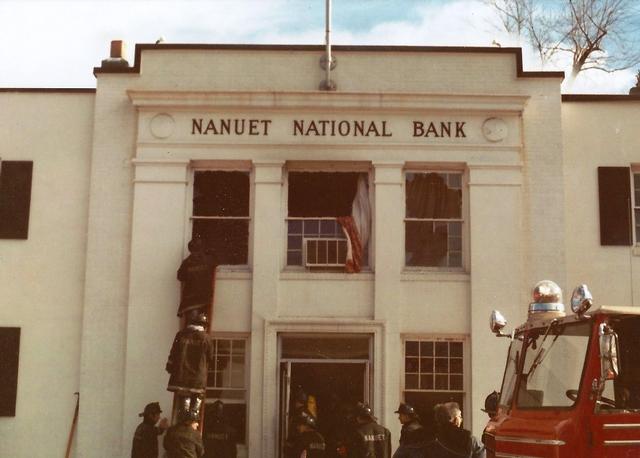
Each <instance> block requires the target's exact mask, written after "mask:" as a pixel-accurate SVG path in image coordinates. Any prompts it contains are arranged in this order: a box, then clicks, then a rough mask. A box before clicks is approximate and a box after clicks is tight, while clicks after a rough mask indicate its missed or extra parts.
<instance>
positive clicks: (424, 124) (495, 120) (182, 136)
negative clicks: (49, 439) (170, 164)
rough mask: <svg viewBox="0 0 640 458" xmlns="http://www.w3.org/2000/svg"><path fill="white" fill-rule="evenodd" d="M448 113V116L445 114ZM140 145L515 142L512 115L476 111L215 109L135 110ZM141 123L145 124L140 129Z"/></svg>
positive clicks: (517, 129) (516, 122)
mask: <svg viewBox="0 0 640 458" xmlns="http://www.w3.org/2000/svg"><path fill="white" fill-rule="evenodd" d="M450 116H451V117H450ZM140 121H141V127H143V128H142V129H140V131H139V140H140V141H142V142H144V143H147V142H149V143H164V142H169V143H194V144H349V143H352V144H358V143H366V144H376V143H381V144H429V143H454V144H466V145H473V144H481V143H487V142H489V143H497V142H499V143H502V144H511V145H514V144H517V143H518V135H517V132H518V131H519V124H518V118H517V117H515V116H504V117H495V116H487V115H481V114H475V113H473V114H469V115H453V116H452V115H451V114H448V115H447V114H444V113H443V114H442V115H438V114H435V115H430V116H415V115H412V114H409V113H398V114H394V115H392V116H387V117H385V116H371V117H364V116H357V115H356V116H349V115H339V114H338V115H332V114H323V115H320V116H304V115H295V114H285V113H273V114H270V115H269V116H262V115H259V116H252V115H239V114H236V113H220V114H216V115H209V114H204V113H202V114H200V113H183V112H174V113H166V112H165V113H158V112H156V113H150V112H144V113H141V118H140ZM145 124H146V127H147V128H144V126H145Z"/></svg>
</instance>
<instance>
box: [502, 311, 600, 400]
mask: <svg viewBox="0 0 640 458" xmlns="http://www.w3.org/2000/svg"><path fill="white" fill-rule="evenodd" d="M590 331H591V323H590V322H588V321H585V322H581V323H572V324H563V325H559V324H556V323H552V324H551V325H550V326H549V327H547V328H543V329H539V330H533V331H530V332H529V333H528V334H527V335H526V338H525V342H524V352H525V353H524V363H523V364H522V373H521V375H520V383H519V384H518V393H517V400H516V403H517V405H518V407H519V408H525V409H526V408H538V407H570V406H572V405H573V404H574V402H575V400H576V397H577V392H578V390H579V389H580V380H581V377H582V370H583V367H584V363H585V357H586V353H587V348H588V343H589V335H590ZM515 342H516V341H514V344H515ZM513 347H514V345H512V350H513ZM514 356H515V355H514ZM510 358H511V354H510ZM508 364H511V363H508ZM506 381H507V378H506V374H505V382H506ZM503 389H504V387H503ZM512 389H513V388H512Z"/></svg>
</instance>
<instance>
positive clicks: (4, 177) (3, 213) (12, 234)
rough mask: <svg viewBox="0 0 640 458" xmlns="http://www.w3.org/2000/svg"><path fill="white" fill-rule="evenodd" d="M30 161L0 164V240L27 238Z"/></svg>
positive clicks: (31, 169) (29, 205) (31, 164)
mask: <svg viewBox="0 0 640 458" xmlns="http://www.w3.org/2000/svg"><path fill="white" fill-rule="evenodd" d="M32 173H33V162H32V161H2V162H0V239H22V240H26V239H27V238H28V236H29V210H30V207H31V177H32Z"/></svg>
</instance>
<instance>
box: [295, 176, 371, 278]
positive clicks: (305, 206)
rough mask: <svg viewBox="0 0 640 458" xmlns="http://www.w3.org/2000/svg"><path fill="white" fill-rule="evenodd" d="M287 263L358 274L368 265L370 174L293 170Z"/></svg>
mask: <svg viewBox="0 0 640 458" xmlns="http://www.w3.org/2000/svg"><path fill="white" fill-rule="evenodd" d="M288 178H289V188H288V191H289V192H288V209H289V212H288V217H287V265H288V266H304V267H308V268H340V269H344V270H346V271H348V272H359V271H360V269H361V268H362V266H363V265H367V257H368V255H367V245H368V241H369V234H370V231H371V208H370V204H369V190H368V189H369V187H368V180H367V174H366V173H358V172H289V175H288Z"/></svg>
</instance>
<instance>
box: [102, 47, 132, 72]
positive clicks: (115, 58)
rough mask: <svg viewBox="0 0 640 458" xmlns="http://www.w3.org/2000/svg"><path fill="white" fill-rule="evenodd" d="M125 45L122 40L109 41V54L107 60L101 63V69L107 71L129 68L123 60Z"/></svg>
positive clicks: (125, 60)
mask: <svg viewBox="0 0 640 458" xmlns="http://www.w3.org/2000/svg"><path fill="white" fill-rule="evenodd" d="M124 54H125V43H124V41H122V40H112V41H111V53H110V55H109V58H108V59H104V60H103V61H102V68H103V69H107V70H114V69H121V68H129V62H127V59H125V58H124Z"/></svg>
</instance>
